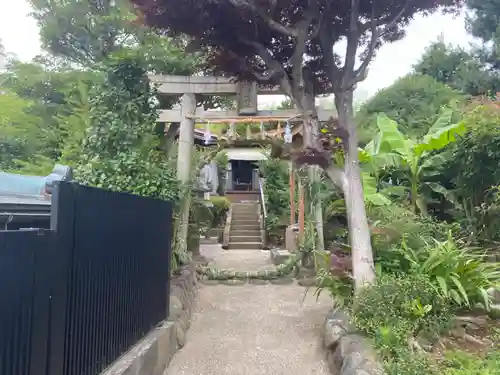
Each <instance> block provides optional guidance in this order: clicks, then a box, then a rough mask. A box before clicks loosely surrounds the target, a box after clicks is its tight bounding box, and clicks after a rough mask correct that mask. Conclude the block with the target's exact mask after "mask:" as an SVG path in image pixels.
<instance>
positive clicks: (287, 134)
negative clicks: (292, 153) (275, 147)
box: [283, 121, 293, 143]
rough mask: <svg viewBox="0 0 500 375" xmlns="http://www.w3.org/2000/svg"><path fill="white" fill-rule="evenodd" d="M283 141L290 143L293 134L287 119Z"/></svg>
mask: <svg viewBox="0 0 500 375" xmlns="http://www.w3.org/2000/svg"><path fill="white" fill-rule="evenodd" d="M283 138H284V140H285V143H292V140H293V135H292V129H291V128H290V123H289V122H288V121H287V122H286V126H285V135H284V137H283Z"/></svg>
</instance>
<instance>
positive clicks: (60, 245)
mask: <svg viewBox="0 0 500 375" xmlns="http://www.w3.org/2000/svg"><path fill="white" fill-rule="evenodd" d="M51 226H52V229H51V230H29V231H24V230H23V231H4V232H0V298H1V301H2V302H1V308H0V375H97V374H99V373H100V372H101V371H102V370H104V369H105V368H106V367H107V366H109V365H110V364H111V363H112V362H113V361H114V360H115V359H117V358H118V357H119V356H120V355H121V354H123V353H124V352H125V351H127V349H129V348H130V347H131V346H132V345H133V344H135V343H136V342H137V341H138V340H140V339H141V338H142V337H143V336H145V335H146V334H147V332H148V331H150V330H151V329H153V328H154V327H155V326H157V325H158V323H160V322H161V321H162V320H163V319H165V317H166V316H167V315H168V299H169V274H170V269H169V267H170V242H171V228H172V209H171V205H170V204H169V203H167V202H163V201H158V200H154V199H148V198H143V197H137V196H132V195H128V194H122V193H113V192H108V191H103V190H100V189H95V188H89V187H83V186H79V185H76V184H71V183H61V184H60V186H59V187H58V188H57V189H56V192H55V193H54V196H53V207H52V222H51Z"/></svg>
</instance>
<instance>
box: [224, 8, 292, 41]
mask: <svg viewBox="0 0 500 375" xmlns="http://www.w3.org/2000/svg"><path fill="white" fill-rule="evenodd" d="M229 2H230V3H231V4H233V5H234V6H235V7H237V8H247V9H250V10H251V11H252V12H254V13H255V14H257V15H258V16H259V17H260V18H262V20H263V21H264V22H265V23H267V25H268V26H269V27H270V28H271V29H273V30H274V31H277V32H279V33H281V34H283V35H286V36H290V37H297V35H298V30H297V29H295V28H291V27H288V26H285V25H283V24H282V23H280V22H277V21H275V20H273V19H272V17H270V16H269V14H268V13H267V12H266V11H264V10H263V9H261V8H259V7H258V6H257V5H255V3H254V2H253V1H252V0H229Z"/></svg>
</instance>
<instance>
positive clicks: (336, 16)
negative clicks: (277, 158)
mask: <svg viewBox="0 0 500 375" xmlns="http://www.w3.org/2000/svg"><path fill="white" fill-rule="evenodd" d="M132 2H133V3H134V4H135V5H136V6H137V8H138V9H139V10H140V12H141V14H142V15H143V17H144V21H145V23H146V24H148V25H150V26H153V27H157V28H161V29H164V30H167V31H168V32H169V33H170V34H171V35H181V34H187V35H188V36H189V37H191V38H193V39H194V42H195V43H196V46H197V47H200V48H201V49H202V50H204V51H206V52H207V53H208V54H209V59H208V64H209V66H210V68H211V69H212V70H213V71H214V72H222V73H223V74H225V75H228V76H233V77H236V78H238V79H240V80H249V81H257V82H260V83H264V84H273V85H278V86H279V87H280V88H281V90H282V91H283V92H284V93H285V94H286V95H287V96H288V97H289V98H290V99H291V100H292V102H293V103H294V105H295V106H296V107H297V108H298V110H299V111H301V113H302V116H303V131H304V132H303V134H304V146H303V149H302V150H301V151H300V152H297V153H296V154H295V155H294V157H295V162H296V163H298V164H303V163H306V164H317V165H320V166H321V167H322V168H324V169H325V171H326V173H327V175H328V176H329V177H330V179H331V180H332V181H333V182H334V183H335V184H337V185H338V186H339V187H340V188H341V189H342V190H343V192H344V195H345V201H346V205H347V210H348V223H349V229H350V230H349V233H350V243H351V247H352V251H353V272H354V275H355V279H356V287H357V288H360V287H361V286H362V285H363V284H364V283H366V282H368V283H370V282H373V281H374V279H375V272H374V267H373V255H372V251H371V239H370V232H369V227H368V222H367V217H366V212H365V206H364V199H363V187H362V181H361V176H360V168H359V161H358V136H357V132H356V124H355V122H354V121H353V93H354V89H355V87H356V85H357V84H358V83H359V82H361V81H363V80H364V79H365V78H366V76H367V73H368V65H369V64H370V62H371V60H372V59H373V57H374V55H375V53H376V51H377V49H378V48H379V47H380V45H381V44H382V43H383V42H390V41H394V40H397V39H400V38H401V37H402V36H403V35H404V27H405V26H406V25H407V24H408V23H409V21H410V20H411V19H412V17H413V16H414V15H415V14H416V13H430V12H432V11H435V10H437V9H438V8H439V7H441V6H443V7H448V8H449V7H452V6H456V5H458V3H459V1H457V0H420V1H411V0H350V1H343V2H333V1H331V0H286V1H285V0H259V1H256V0H197V1H182V2H179V1H177V0H132ZM344 40H345V41H346V42H347V43H346V49H345V56H344V58H343V59H341V58H340V56H338V55H337V54H336V53H335V52H334V46H337V44H339V42H342V41H344ZM357 58H359V60H360V61H361V63H360V64H356V61H357ZM330 93H333V94H335V106H336V108H337V111H338V129H337V135H338V136H339V137H340V138H342V139H343V151H344V155H345V157H344V162H343V163H342V164H343V165H336V164H334V163H333V162H332V157H331V154H330V153H329V152H325V150H324V149H323V147H322V145H321V143H320V141H319V133H320V130H319V126H318V122H317V114H316V109H315V105H314V98H315V96H317V95H319V94H330Z"/></svg>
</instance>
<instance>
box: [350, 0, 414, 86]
mask: <svg viewBox="0 0 500 375" xmlns="http://www.w3.org/2000/svg"><path fill="white" fill-rule="evenodd" d="M411 1H412V0H408V1H406V3H405V5H404V6H403V8H402V9H401V11H399V12H398V14H396V15H395V16H394V18H393V19H392V20H391V21H390V22H389V23H388V24H387V25H386V26H385V27H384V32H382V31H381V30H379V28H378V26H379V25H381V24H384V23H385V22H386V21H387V19H384V20H383V21H379V22H377V21H376V20H375V7H376V0H373V4H372V5H373V6H372V15H371V20H370V29H371V33H372V35H371V38H370V44H369V45H368V47H367V50H366V56H365V58H364V60H363V62H362V63H361V65H360V66H359V68H358V69H357V70H356V71H355V72H354V78H353V81H352V83H351V85H355V84H356V83H358V82H361V81H364V80H365V79H366V76H367V74H368V65H370V62H371V61H372V60H373V57H374V55H375V50H376V49H377V44H378V42H379V39H380V38H381V37H383V36H384V35H385V34H386V33H387V32H388V29H390V28H392V27H393V26H394V25H395V24H396V23H397V22H398V21H399V20H400V19H401V17H402V16H403V14H404V13H405V11H406V10H407V9H408V5H410V3H411Z"/></svg>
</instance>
